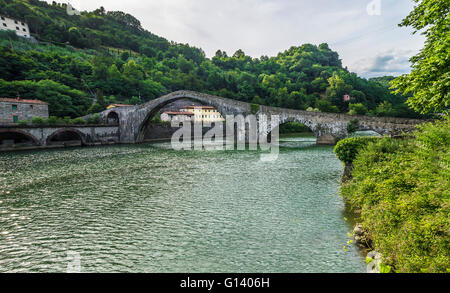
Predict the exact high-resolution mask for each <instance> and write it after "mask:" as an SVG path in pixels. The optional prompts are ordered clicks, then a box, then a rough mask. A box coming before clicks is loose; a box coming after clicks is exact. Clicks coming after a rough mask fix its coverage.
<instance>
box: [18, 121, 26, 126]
mask: <svg viewBox="0 0 450 293" xmlns="http://www.w3.org/2000/svg"><path fill="white" fill-rule="evenodd" d="M17 125H19V126H27V125H28V121H26V120H19V121H18V122H17Z"/></svg>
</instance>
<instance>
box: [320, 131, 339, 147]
mask: <svg viewBox="0 0 450 293" xmlns="http://www.w3.org/2000/svg"><path fill="white" fill-rule="evenodd" d="M337 142H338V138H337V137H334V136H333V135H331V134H328V133H324V134H322V135H320V136H318V137H317V142H316V143H317V145H336V143H337Z"/></svg>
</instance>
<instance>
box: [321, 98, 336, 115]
mask: <svg viewBox="0 0 450 293" xmlns="http://www.w3.org/2000/svg"><path fill="white" fill-rule="evenodd" d="M316 108H317V109H319V111H320V112H327V113H339V108H338V107H337V106H334V105H333V104H332V103H331V102H330V101H327V100H317V101H316Z"/></svg>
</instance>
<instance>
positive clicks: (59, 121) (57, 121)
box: [46, 116, 64, 125]
mask: <svg viewBox="0 0 450 293" xmlns="http://www.w3.org/2000/svg"><path fill="white" fill-rule="evenodd" d="M63 123H64V121H63V120H62V119H61V118H58V117H56V116H50V117H48V119H47V121H46V124H49V125H56V124H63Z"/></svg>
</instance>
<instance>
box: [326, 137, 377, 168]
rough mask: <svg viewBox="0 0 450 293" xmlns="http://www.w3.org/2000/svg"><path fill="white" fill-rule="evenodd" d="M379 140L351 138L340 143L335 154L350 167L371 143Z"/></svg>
mask: <svg viewBox="0 0 450 293" xmlns="http://www.w3.org/2000/svg"><path fill="white" fill-rule="evenodd" d="M377 140H379V138H378V137H370V136H366V137H350V138H346V139H343V140H341V141H339V142H338V143H337V144H336V146H335V148H334V152H335V153H336V156H337V157H338V158H339V160H341V161H342V162H344V163H345V164H347V165H350V164H351V163H352V162H353V160H354V159H355V158H356V155H357V154H358V153H359V152H360V151H361V150H362V149H364V148H365V147H366V146H367V145H368V144H369V143H371V142H375V141H377Z"/></svg>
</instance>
